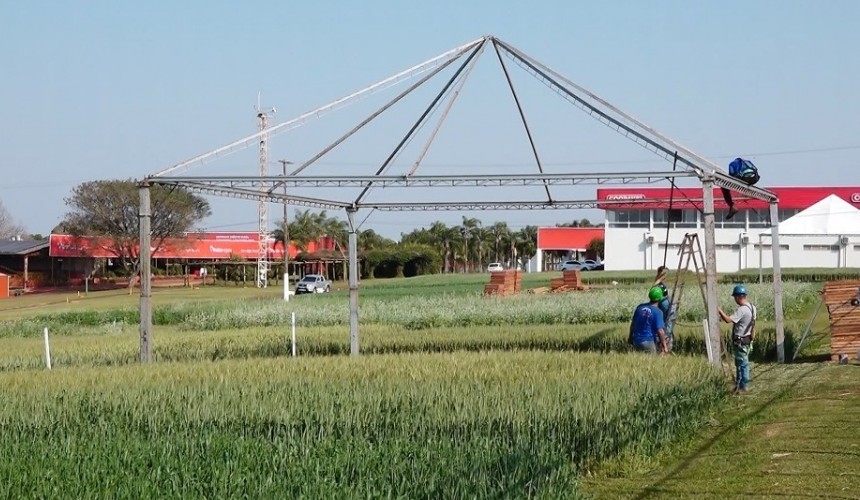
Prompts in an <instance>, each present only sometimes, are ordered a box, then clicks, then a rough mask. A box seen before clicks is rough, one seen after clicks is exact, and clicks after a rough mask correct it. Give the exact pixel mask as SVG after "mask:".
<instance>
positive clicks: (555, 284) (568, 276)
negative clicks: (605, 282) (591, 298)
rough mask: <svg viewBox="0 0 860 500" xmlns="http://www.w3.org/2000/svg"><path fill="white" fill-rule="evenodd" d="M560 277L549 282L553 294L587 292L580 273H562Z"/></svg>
mask: <svg viewBox="0 0 860 500" xmlns="http://www.w3.org/2000/svg"><path fill="white" fill-rule="evenodd" d="M561 274H562V277H561V278H556V279H554V280H552V281H550V286H551V287H552V292H553V293H561V292H572V291H577V290H579V291H581V290H588V285H586V284H584V283H583V282H582V276H581V274H580V271H562V273H561Z"/></svg>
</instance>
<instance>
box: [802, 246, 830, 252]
mask: <svg viewBox="0 0 860 500" xmlns="http://www.w3.org/2000/svg"><path fill="white" fill-rule="evenodd" d="M803 249H804V250H811V251H813V252H838V251H839V245H803Z"/></svg>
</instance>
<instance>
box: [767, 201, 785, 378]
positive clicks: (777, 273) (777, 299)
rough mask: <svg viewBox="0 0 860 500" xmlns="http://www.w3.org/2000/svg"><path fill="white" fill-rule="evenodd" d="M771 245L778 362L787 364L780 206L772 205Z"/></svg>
mask: <svg viewBox="0 0 860 500" xmlns="http://www.w3.org/2000/svg"><path fill="white" fill-rule="evenodd" d="M770 240H771V241H770V245H771V250H772V251H773V316H774V317H773V319H774V322H775V323H776V325H775V326H776V360H777V362H779V363H785V318H784V317H783V311H782V269H780V267H779V205H778V204H777V203H776V202H771V203H770Z"/></svg>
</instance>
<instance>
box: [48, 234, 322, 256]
mask: <svg viewBox="0 0 860 500" xmlns="http://www.w3.org/2000/svg"><path fill="white" fill-rule="evenodd" d="M258 241H259V239H258V235H257V233H189V234H188V235H186V237H185V238H183V239H172V240H166V241H165V242H164V244H163V245H161V247H160V248H153V249H152V255H153V257H154V258H156V259H225V260H226V259H229V258H230V257H231V256H234V255H235V256H237V257H239V258H241V259H248V260H254V259H257V256H258V254H259V245H258ZM50 244H51V245H50V255H51V257H98V258H112V257H116V256H117V253H116V251H115V250H113V244H112V242H111V240H110V239H108V238H100V237H95V236H82V237H76V236H71V235H68V234H52V235H51V238H50ZM266 247H267V250H266V251H267V256H268V258H271V259H273V260H277V259H283V258H284V247H283V245H278V246H277V247H276V246H275V242H274V240H269V241H268V242H267V245H266ZM333 249H334V242H333V241H332V240H331V239H329V238H323V239H322V240H321V241H320V242H311V243H309V244H308V252H316V251H318V250H333ZM298 253H299V249H298V248H297V247H296V246H295V245H293V244H290V257H295V256H296V255H297V254H298Z"/></svg>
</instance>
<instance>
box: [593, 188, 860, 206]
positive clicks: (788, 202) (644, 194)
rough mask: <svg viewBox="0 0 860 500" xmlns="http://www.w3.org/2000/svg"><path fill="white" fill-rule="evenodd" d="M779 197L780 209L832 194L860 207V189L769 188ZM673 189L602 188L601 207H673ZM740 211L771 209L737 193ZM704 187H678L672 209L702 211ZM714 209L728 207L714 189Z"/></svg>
mask: <svg viewBox="0 0 860 500" xmlns="http://www.w3.org/2000/svg"><path fill="white" fill-rule="evenodd" d="M765 189H767V190H769V191H772V192H773V193H775V194H776V195H777V196H778V197H779V208H786V209H801V210H802V209H804V208H808V207H811V206H812V205H814V204H815V203H817V202H819V201H821V200H823V199H824V198H827V197H828V196H830V195H831V194H835V195H836V196H838V197H840V198H842V199H843V200H845V201H847V202H848V203H851V204H852V205H854V206H855V207H857V208H860V187H823V186H822V187H768V188H765ZM670 191H671V189H670V188H601V189H598V190H597V199H598V200H599V201H600V202H601V203H599V204H598V207H599V208H602V209H604V210H636V209H642V210H648V209H652V208H659V209H666V208H669V197H670ZM732 197H733V199H734V200H735V202H736V203H737V205H738V208H741V209H744V208H753V209H756V210H759V209H765V208H768V204H767V202H764V201H760V200H753V199H748V198H744V197H743V196H741V195H739V194H737V193H733V196H732ZM701 206H702V188H695V187H692V188H691V187H684V188H676V189H675V193H674V199H673V201H672V208H677V209H690V208H701ZM714 206H715V208H716V209H717V210H721V209H722V210H725V209H726V208H728V207H727V206H726V204H725V202H724V201H723V195H722V192H721V191H720V190H719V189H714Z"/></svg>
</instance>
